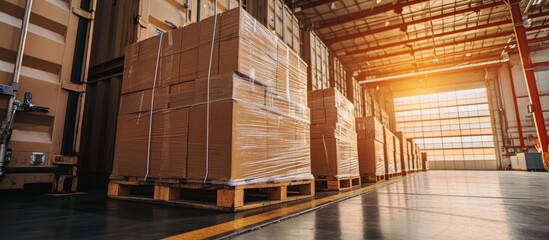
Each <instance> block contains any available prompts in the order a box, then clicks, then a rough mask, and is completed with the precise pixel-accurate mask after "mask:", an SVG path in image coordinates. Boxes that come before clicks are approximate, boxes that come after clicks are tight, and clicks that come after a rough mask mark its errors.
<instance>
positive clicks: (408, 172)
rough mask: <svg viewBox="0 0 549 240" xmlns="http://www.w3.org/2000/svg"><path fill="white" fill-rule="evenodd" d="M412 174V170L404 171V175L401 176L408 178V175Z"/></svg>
mask: <svg viewBox="0 0 549 240" xmlns="http://www.w3.org/2000/svg"><path fill="white" fill-rule="evenodd" d="M410 174H412V171H410V170H404V171H402V174H401V175H402V176H408V175H410Z"/></svg>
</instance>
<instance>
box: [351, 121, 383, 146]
mask: <svg viewBox="0 0 549 240" xmlns="http://www.w3.org/2000/svg"><path fill="white" fill-rule="evenodd" d="M356 129H357V134H358V139H359V140H362V139H375V140H377V141H380V142H382V143H383V142H385V136H384V128H383V125H381V123H380V122H379V121H378V120H377V119H375V118H374V117H360V118H356Z"/></svg>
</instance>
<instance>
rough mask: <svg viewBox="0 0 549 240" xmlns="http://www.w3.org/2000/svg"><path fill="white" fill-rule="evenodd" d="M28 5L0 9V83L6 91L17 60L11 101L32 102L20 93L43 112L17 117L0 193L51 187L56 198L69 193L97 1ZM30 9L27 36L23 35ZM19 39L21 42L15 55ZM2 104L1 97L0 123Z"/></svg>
mask: <svg viewBox="0 0 549 240" xmlns="http://www.w3.org/2000/svg"><path fill="white" fill-rule="evenodd" d="M26 2H27V1H22V0H10V1H0V32H1V33H2V34H3V37H2V38H1V39H0V83H1V84H4V85H8V86H9V85H11V83H12V79H13V77H14V75H17V74H14V73H15V70H14V66H15V65H16V55H17V53H18V52H21V53H22V54H23V55H22V56H23V61H22V67H21V71H20V75H19V76H20V78H19V79H20V80H19V83H18V90H17V95H16V99H18V100H20V101H21V102H22V103H23V104H24V103H25V101H24V98H26V97H29V96H30V95H27V94H26V93H31V94H32V102H31V103H32V104H33V105H34V106H35V107H36V106H40V107H44V108H47V109H48V110H47V112H41V111H22V112H19V111H18V112H17V113H16V114H15V119H14V123H13V134H12V135H11V140H10V141H9V144H8V145H7V148H8V155H11V157H10V160H11V161H9V163H7V164H5V167H4V169H3V171H5V174H6V175H5V176H4V177H3V178H1V179H0V189H6V188H24V187H25V185H26V184H33V183H51V184H52V185H53V187H52V190H53V191H55V192H65V191H75V190H76V184H77V177H76V175H75V174H76V164H77V155H78V152H79V141H80V129H81V120H82V110H83V104H84V99H85V90H86V85H85V81H86V78H87V68H88V66H89V52H90V44H91V37H92V32H93V24H94V20H93V19H94V10H95V1H90V0H74V1H60V0H56V1H31V2H29V3H32V6H26ZM28 9H31V13H30V21H29V24H28V29H27V31H24V30H23V31H21V29H22V26H23V25H22V23H23V22H24V20H25V18H24V15H25V13H26V10H28ZM23 29H24V28H23ZM23 32H26V41H25V42H24V48H23V49H21V50H19V44H18V43H19V39H20V36H22V33H23ZM3 90H6V88H4V87H3ZM25 95H26V96H25ZM8 98H9V97H8V96H2V101H1V102H2V103H0V106H1V107H0V108H1V109H0V112H1V114H0V116H1V117H2V118H5V117H6V114H5V113H6V111H7V108H8V102H7V99H8ZM34 109H35V110H36V108H34ZM0 154H1V153H0Z"/></svg>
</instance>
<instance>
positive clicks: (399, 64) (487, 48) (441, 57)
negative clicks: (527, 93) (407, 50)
mask: <svg viewBox="0 0 549 240" xmlns="http://www.w3.org/2000/svg"><path fill="white" fill-rule="evenodd" d="M506 46H508V44H507V43H504V44H498V45H493V46H488V47H482V48H476V49H469V50H464V51H459V52H452V53H446V54H441V55H437V56H436V58H438V59H445V58H449V57H454V56H460V55H465V54H466V53H472V52H479V51H489V50H494V49H499V50H503V48H505V47H506ZM431 61H432V59H430V58H422V59H418V60H416V61H402V62H395V63H390V64H384V65H380V66H375V67H369V68H367V69H365V70H362V71H363V72H364V71H374V70H378V69H383V68H389V67H396V66H402V65H409V64H414V63H417V62H431ZM359 63H361V62H359Z"/></svg>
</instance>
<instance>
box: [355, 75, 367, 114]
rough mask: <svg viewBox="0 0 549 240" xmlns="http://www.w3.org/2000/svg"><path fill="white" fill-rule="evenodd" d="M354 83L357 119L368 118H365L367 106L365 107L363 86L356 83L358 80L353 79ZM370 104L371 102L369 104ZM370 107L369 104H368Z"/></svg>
mask: <svg viewBox="0 0 549 240" xmlns="http://www.w3.org/2000/svg"><path fill="white" fill-rule="evenodd" d="M351 81H352V84H353V85H352V86H353V96H354V98H353V101H354V104H355V117H357V118H358V117H366V116H365V111H366V110H365V108H366V107H367V106H365V104H364V98H365V96H364V92H363V90H362V86H361V85H360V84H359V83H358V82H357V81H356V79H355V78H354V77H353V78H352V79H351ZM367 103H369V102H367ZM368 105H369V104H368Z"/></svg>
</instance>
